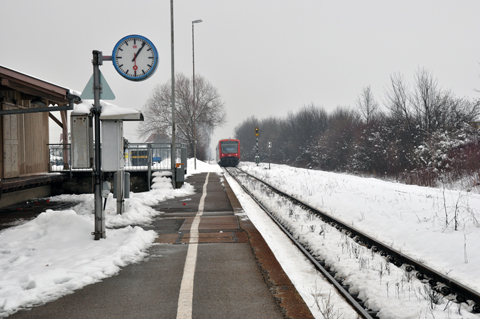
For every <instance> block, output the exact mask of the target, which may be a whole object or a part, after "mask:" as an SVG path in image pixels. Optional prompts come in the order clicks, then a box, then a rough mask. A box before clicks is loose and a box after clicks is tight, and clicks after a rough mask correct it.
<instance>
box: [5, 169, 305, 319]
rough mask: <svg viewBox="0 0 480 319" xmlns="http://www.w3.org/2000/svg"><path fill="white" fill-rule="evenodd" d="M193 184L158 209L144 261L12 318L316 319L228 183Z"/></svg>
mask: <svg viewBox="0 0 480 319" xmlns="http://www.w3.org/2000/svg"><path fill="white" fill-rule="evenodd" d="M187 182H188V183H190V184H191V185H193V186H194V187H195V190H196V193H195V194H194V195H192V196H188V197H183V198H175V199H171V200H167V201H165V202H162V203H161V204H160V205H158V206H156V207H154V208H155V209H156V210H158V211H160V212H161V214H160V216H159V217H157V218H156V220H155V221H154V222H153V223H152V224H151V225H150V226H148V227H144V228H148V229H154V230H155V231H156V232H157V233H158V238H157V239H156V242H155V244H154V245H153V246H152V247H151V248H150V249H149V251H148V253H149V255H148V257H147V258H145V260H144V261H142V262H141V263H138V264H133V265H129V266H127V267H125V268H122V270H121V271H120V273H119V274H118V275H117V276H114V277H111V278H107V279H105V280H103V281H102V282H100V283H96V284H93V285H89V286H86V287H84V288H83V289H80V290H77V291H75V293H73V294H71V295H67V296H65V297H62V298H60V299H58V300H55V301H52V302H50V303H47V304H45V305H43V306H38V307H34V308H32V309H31V310H26V311H20V312H18V313H16V314H14V315H12V316H11V317H12V318H312V316H311V314H310V311H309V310H308V307H307V306H306V305H305V303H304V302H303V300H302V299H301V297H300V296H299V294H298V292H297V291H296V289H295V288H294V286H293V285H292V283H291V282H290V280H289V278H288V277H287V276H286V274H285V273H284V272H283V270H282V268H281V267H280V265H279V264H278V262H277V261H276V259H275V257H274V255H273V253H272V252H271V251H270V249H269V248H268V246H267V244H266V243H265V241H264V240H263V238H262V236H261V235H260V233H259V232H258V231H257V230H256V228H255V227H254V225H253V224H252V223H251V222H250V221H249V220H248V218H246V216H245V214H244V213H243V211H242V208H241V206H240V204H239V203H238V200H237V199H236V197H235V195H234V194H233V192H232V191H231V189H230V187H229V185H228V183H227V182H226V181H225V180H223V181H222V182H221V181H220V178H219V176H218V175H217V174H214V173H202V174H197V175H192V176H189V177H188V178H187ZM222 183H223V185H222Z"/></svg>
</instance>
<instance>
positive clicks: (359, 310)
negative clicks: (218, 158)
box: [225, 168, 377, 319]
mask: <svg viewBox="0 0 480 319" xmlns="http://www.w3.org/2000/svg"><path fill="white" fill-rule="evenodd" d="M237 169H238V168H237ZM225 171H227V172H228V173H229V174H230V176H231V177H232V178H233V179H235V181H236V182H237V183H238V185H240V187H241V188H242V189H243V190H244V192H245V193H247V194H248V195H249V196H250V197H251V198H252V199H253V200H254V201H255V202H256V203H257V205H258V206H259V207H260V208H261V209H262V210H263V211H265V213H267V214H268V216H270V218H271V219H272V220H273V221H274V222H275V223H276V224H277V226H278V227H279V228H280V229H281V230H282V231H283V232H284V233H285V235H287V237H288V238H290V240H291V241H292V242H293V244H294V245H295V246H297V248H298V249H299V250H300V251H301V252H302V253H303V254H304V256H305V257H307V258H308V260H310V262H311V263H312V264H313V265H314V266H315V268H316V269H317V270H318V271H320V272H321V273H322V275H323V276H324V277H325V278H326V279H327V280H328V281H329V282H330V283H331V284H332V285H333V286H334V287H335V289H337V291H338V292H339V293H340V295H341V296H342V297H344V298H345V300H346V301H347V302H348V303H349V304H350V306H352V308H353V309H354V310H355V311H356V312H357V313H358V314H359V315H360V316H362V318H364V319H374V318H377V317H376V316H375V314H376V312H372V311H368V310H366V309H365V308H364V306H362V305H361V304H360V303H358V301H357V300H356V299H355V298H354V297H353V296H352V295H351V294H350V293H349V292H348V291H347V290H346V289H345V288H343V286H342V285H341V284H340V283H339V282H338V281H337V280H336V279H335V278H334V277H333V276H332V275H331V274H330V273H329V271H328V270H326V269H325V268H324V267H323V266H322V265H321V264H320V262H319V261H318V260H316V259H315V257H313V256H312V254H310V252H309V251H308V250H307V249H305V247H304V246H303V245H302V244H301V243H300V242H299V241H298V240H296V239H295V237H294V236H293V235H292V234H291V233H290V232H289V231H288V230H287V229H286V228H285V227H284V226H283V225H282V224H281V223H280V222H279V221H278V220H277V219H276V218H275V216H273V214H272V213H271V212H270V211H269V210H268V208H266V207H265V206H264V205H263V204H262V203H261V202H260V201H259V200H258V199H257V198H256V197H255V196H254V195H253V194H252V193H251V192H250V191H249V190H248V189H247V188H246V187H245V186H244V185H243V184H242V183H241V182H240V181H239V180H238V178H237V177H236V176H235V175H234V174H232V173H231V172H230V171H229V170H228V169H225ZM242 172H244V171H242ZM246 174H248V173H246ZM248 175H249V176H251V175H250V174H248ZM372 314H373V316H372Z"/></svg>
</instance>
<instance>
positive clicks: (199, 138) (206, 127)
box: [137, 73, 227, 160]
mask: <svg viewBox="0 0 480 319" xmlns="http://www.w3.org/2000/svg"><path fill="white" fill-rule="evenodd" d="M142 112H143V114H144V117H145V121H144V122H142V123H141V125H139V126H138V128H137V131H138V133H139V135H140V136H141V137H143V138H145V139H147V140H149V141H152V142H156V143H171V141H172V122H173V121H172V82H171V80H170V81H168V82H166V83H164V84H160V85H157V86H156V87H155V88H154V89H153V91H152V93H151V96H150V98H149V99H148V100H147V102H146V103H145V105H144V106H143V108H142ZM226 116H227V115H226V111H225V105H224V102H223V101H222V98H221V96H220V94H219V92H218V90H217V88H216V87H215V86H213V85H212V84H211V83H210V82H208V81H207V80H206V79H205V78H204V77H203V76H201V75H195V91H194V90H193V81H192V78H189V77H187V76H185V75H183V74H181V73H179V74H177V75H176V76H175V124H176V125H175V127H176V129H175V138H176V143H185V144H186V145H187V152H188V154H187V156H188V157H193V156H194V147H195V141H196V144H197V149H196V155H197V158H198V159H201V160H205V159H207V158H208V157H209V152H208V148H209V145H210V140H211V136H212V133H213V131H214V129H215V128H216V127H218V126H221V125H223V124H224V123H225V122H226Z"/></svg>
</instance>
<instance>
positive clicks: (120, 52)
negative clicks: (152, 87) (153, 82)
mask: <svg viewBox="0 0 480 319" xmlns="http://www.w3.org/2000/svg"><path fill="white" fill-rule="evenodd" d="M112 61H113V65H114V66H115V69H116V70H117V71H118V73H120V75H121V76H123V77H124V78H126V79H128V80H131V81H142V80H145V79H147V78H149V77H150V76H151V75H152V74H153V73H155V70H156V69H157V64H158V53H157V49H156V48H155V46H154V45H153V43H152V42H150V40H148V39H147V38H145V37H142V36H140V35H129V36H126V37H125V38H123V39H121V40H120V41H118V43H117V45H115V48H113V53H112Z"/></svg>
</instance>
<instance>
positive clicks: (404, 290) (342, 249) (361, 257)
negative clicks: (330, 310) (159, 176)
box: [241, 163, 480, 318]
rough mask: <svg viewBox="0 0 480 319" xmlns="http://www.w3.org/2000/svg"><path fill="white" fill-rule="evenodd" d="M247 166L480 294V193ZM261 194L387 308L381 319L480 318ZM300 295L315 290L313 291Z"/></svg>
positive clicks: (376, 304)
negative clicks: (436, 299) (435, 302)
mask: <svg viewBox="0 0 480 319" xmlns="http://www.w3.org/2000/svg"><path fill="white" fill-rule="evenodd" d="M241 167H242V168H243V169H244V170H246V171H248V172H249V173H251V174H253V175H255V176H257V177H260V178H261V179H263V180H265V181H267V182H268V183H270V184H272V185H275V186H277V187H278V188H279V189H281V190H283V191H285V192H286V193H288V194H292V195H294V196H295V197H297V198H299V199H301V200H302V201H304V202H306V203H308V204H310V205H311V206H314V207H316V208H318V209H320V210H322V211H324V212H326V213H329V214H331V215H332V216H334V217H335V218H337V219H340V220H342V221H344V222H346V223H348V224H350V225H351V226H353V227H355V228H357V229H359V230H361V231H363V232H365V233H368V234H370V235H371V236H373V237H375V238H377V239H378V240H380V241H382V242H385V243H389V244H390V245H391V246H392V247H393V248H395V249H396V250H398V251H400V252H402V253H404V254H407V255H409V256H410V257H413V258H414V259H416V260H418V261H421V262H423V263H424V264H425V265H427V266H429V267H431V268H434V269H436V270H437V271H439V272H441V273H444V274H447V275H448V276H450V277H451V278H453V279H455V280H457V281H459V282H461V283H462V284H464V285H467V286H469V287H470V288H472V289H473V290H476V291H480V279H479V276H478V275H479V274H480V271H479V268H478V264H479V262H480V228H479V226H480V224H479V222H480V211H479V207H480V195H479V194H473V193H468V192H464V191H458V190H446V189H443V188H442V189H435V188H427V187H419V186H411V185H404V184H399V183H392V182H385V181H381V180H377V179H373V178H361V177H356V176H351V175H346V174H336V173H328V172H322V171H313V170H305V169H298V168H292V167H289V166H283V165H272V169H270V170H268V165H260V166H258V167H257V166H256V165H255V164H253V163H242V164H241ZM253 189H254V193H256V194H257V195H258V196H259V197H260V198H263V199H262V200H263V201H264V202H267V203H269V207H270V208H271V210H272V211H275V212H278V215H279V217H280V218H281V219H282V220H283V221H284V223H285V224H287V225H289V227H290V228H291V229H292V230H294V231H295V233H296V235H297V236H298V237H300V238H301V239H302V240H303V241H304V242H306V243H308V245H309V246H310V248H311V249H312V250H314V251H316V252H318V254H319V255H322V256H323V258H325V259H326V260H327V263H328V264H330V265H332V266H333V267H334V268H335V269H336V270H337V271H338V272H339V273H340V274H341V277H342V278H344V279H345V282H346V283H348V284H350V285H351V289H353V290H355V291H358V292H359V293H360V296H361V297H362V298H363V299H364V300H366V301H367V303H366V304H367V306H369V307H370V308H372V309H374V310H378V309H381V312H380V316H381V318H479V315H478V314H477V315H475V314H471V313H468V312H467V311H466V308H462V309H460V314H459V313H458V312H459V308H458V306H457V305H456V304H452V303H451V302H448V300H446V299H442V298H440V299H439V300H438V301H437V303H438V304H434V303H432V301H433V299H435V293H434V292H433V291H432V290H431V289H428V288H425V287H424V286H422V285H420V284H419V282H418V281H417V280H415V279H412V278H411V275H410V274H409V273H407V272H405V271H403V270H402V269H398V268H396V267H394V266H391V265H389V264H387V263H386V262H385V260H384V259H383V258H381V257H379V256H378V255H375V254H372V253H371V252H370V251H368V250H366V249H365V248H363V247H361V246H358V245H357V244H355V243H354V242H353V241H352V240H351V239H350V238H349V237H347V236H345V235H342V234H339V233H338V232H337V231H335V230H333V229H331V228H330V227H329V226H328V225H326V224H325V223H323V222H321V221H319V220H318V219H315V218H312V216H311V215H309V214H306V213H305V212H303V211H302V210H300V209H298V208H297V209H295V208H292V207H291V206H290V205H289V204H287V203H285V202H284V201H283V200H281V199H278V198H276V197H269V196H266V194H265V193H264V192H262V191H261V189H259V188H258V187H257V188H256V190H255V188H253ZM242 204H243V203H242ZM455 220H457V230H455ZM257 227H261V226H257ZM293 268H294V267H293ZM289 276H290V274H289ZM292 276H293V275H292ZM359 284H360V285H359ZM298 289H299V290H300V291H308V290H309V289H311V287H309V288H305V289H304V288H301V287H300V288H298ZM323 295H325V293H323ZM304 299H305V300H307V299H310V301H307V303H310V304H311V303H312V302H313V301H312V297H311V296H310V297H309V296H304ZM323 308H324V309H325V306H324V307H323ZM338 311H339V313H341V312H342V311H341V310H338ZM345 317H348V315H346V316H345ZM320 318H321V317H320Z"/></svg>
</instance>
